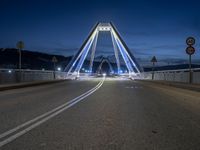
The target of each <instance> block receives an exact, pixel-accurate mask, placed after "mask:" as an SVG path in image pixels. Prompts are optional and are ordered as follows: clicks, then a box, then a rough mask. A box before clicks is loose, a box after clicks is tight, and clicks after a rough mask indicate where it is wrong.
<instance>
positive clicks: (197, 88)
mask: <svg viewBox="0 0 200 150" xmlns="http://www.w3.org/2000/svg"><path fill="white" fill-rule="evenodd" d="M135 81H139V82H148V83H153V84H161V85H167V86H172V87H176V88H181V89H186V90H191V91H196V92H200V85H198V84H188V83H180V82H170V81H168V82H163V81H151V80H135Z"/></svg>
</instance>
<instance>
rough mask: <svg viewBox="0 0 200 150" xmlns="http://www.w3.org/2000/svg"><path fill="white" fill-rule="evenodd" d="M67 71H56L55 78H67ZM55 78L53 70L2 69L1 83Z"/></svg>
mask: <svg viewBox="0 0 200 150" xmlns="http://www.w3.org/2000/svg"><path fill="white" fill-rule="evenodd" d="M65 78H66V73H65V72H59V71H56V72H55V79H65ZM43 80H45V81H46V80H54V72H53V71H43V70H21V71H20V70H18V69H0V84H9V83H19V82H31V81H43Z"/></svg>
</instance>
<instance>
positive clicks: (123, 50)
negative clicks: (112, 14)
mask: <svg viewBox="0 0 200 150" xmlns="http://www.w3.org/2000/svg"><path fill="white" fill-rule="evenodd" d="M100 32H110V34H111V38H112V43H113V48H114V54H115V58H116V63H117V68H118V73H120V71H121V65H120V60H119V54H121V56H122V58H123V60H124V62H125V65H126V67H127V69H128V73H129V75H130V76H131V75H135V74H140V72H142V71H143V69H142V67H140V65H139V64H138V62H137V61H136V59H135V57H134V55H133V54H132V53H131V51H130V50H129V48H128V46H127V45H126V43H125V42H124V41H123V39H122V37H121V35H120V34H119V32H118V31H117V29H116V27H115V26H114V25H113V23H111V22H110V23H100V22H99V23H97V24H96V25H95V26H94V27H93V28H92V30H91V32H90V34H89V35H88V37H87V38H86V40H85V41H84V43H83V45H82V46H81V48H80V49H79V51H78V52H77V53H76V55H74V57H73V58H72V60H71V61H70V63H69V64H68V65H67V67H66V68H65V71H66V72H67V75H71V74H77V75H79V73H80V70H81V68H82V66H83V63H84V61H85V59H86V57H87V56H88V53H89V51H91V57H90V64H89V65H90V66H89V72H90V73H91V72H92V71H93V63H94V58H95V52H96V46H97V41H98V36H99V33H100Z"/></svg>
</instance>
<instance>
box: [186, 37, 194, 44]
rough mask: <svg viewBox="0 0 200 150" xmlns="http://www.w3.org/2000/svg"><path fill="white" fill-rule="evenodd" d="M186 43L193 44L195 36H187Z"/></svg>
mask: <svg viewBox="0 0 200 150" xmlns="http://www.w3.org/2000/svg"><path fill="white" fill-rule="evenodd" d="M186 43H187V45H189V46H192V45H194V44H195V38H193V37H189V38H187V40H186Z"/></svg>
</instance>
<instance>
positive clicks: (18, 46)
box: [16, 41, 24, 81]
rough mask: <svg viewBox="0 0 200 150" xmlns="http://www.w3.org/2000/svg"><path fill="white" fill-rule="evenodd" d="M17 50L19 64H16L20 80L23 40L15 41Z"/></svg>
mask: <svg viewBox="0 0 200 150" xmlns="http://www.w3.org/2000/svg"><path fill="white" fill-rule="evenodd" d="M16 47H17V49H18V52H19V65H18V69H19V74H20V81H21V69H22V52H21V51H22V49H23V48H24V42H23V41H19V42H17V45H16Z"/></svg>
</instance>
